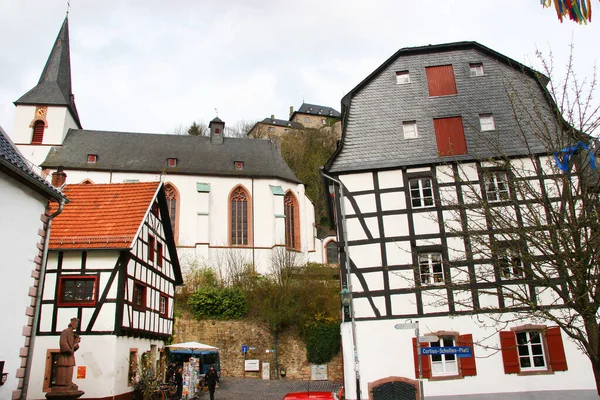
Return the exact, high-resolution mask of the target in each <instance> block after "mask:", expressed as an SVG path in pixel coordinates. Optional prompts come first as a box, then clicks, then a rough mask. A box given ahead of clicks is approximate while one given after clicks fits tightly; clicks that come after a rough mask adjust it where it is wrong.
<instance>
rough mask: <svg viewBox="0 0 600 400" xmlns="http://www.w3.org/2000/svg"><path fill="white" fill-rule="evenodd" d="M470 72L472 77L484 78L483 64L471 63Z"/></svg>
mask: <svg viewBox="0 0 600 400" xmlns="http://www.w3.org/2000/svg"><path fill="white" fill-rule="evenodd" d="M469 71H470V74H471V76H483V64H482V63H471V64H469Z"/></svg>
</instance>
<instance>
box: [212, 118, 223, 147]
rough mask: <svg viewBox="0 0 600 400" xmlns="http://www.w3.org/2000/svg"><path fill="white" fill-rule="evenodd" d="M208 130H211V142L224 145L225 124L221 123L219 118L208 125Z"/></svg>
mask: <svg viewBox="0 0 600 400" xmlns="http://www.w3.org/2000/svg"><path fill="white" fill-rule="evenodd" d="M208 129H210V142H211V143H214V144H222V143H223V134H224V131H225V122H223V121H221V120H220V119H219V117H215V119H213V120H212V121H210V123H209V124H208Z"/></svg>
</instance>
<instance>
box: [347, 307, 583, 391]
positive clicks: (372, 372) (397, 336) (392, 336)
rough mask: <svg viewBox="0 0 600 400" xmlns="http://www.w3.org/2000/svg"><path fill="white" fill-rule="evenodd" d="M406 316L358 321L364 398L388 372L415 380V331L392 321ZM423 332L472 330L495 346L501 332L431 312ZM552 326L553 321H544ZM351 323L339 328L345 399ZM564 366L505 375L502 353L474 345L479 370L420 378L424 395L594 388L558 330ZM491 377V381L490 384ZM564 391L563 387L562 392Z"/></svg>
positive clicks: (350, 380) (350, 371)
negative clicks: (545, 372) (549, 371)
mask: <svg viewBox="0 0 600 400" xmlns="http://www.w3.org/2000/svg"><path fill="white" fill-rule="evenodd" d="M403 322H406V321H404V320H386V321H370V322H357V324H356V335H357V342H358V360H359V367H360V374H361V390H362V396H363V397H362V398H366V396H368V392H367V385H368V383H369V382H373V381H376V380H378V379H381V378H385V377H389V376H401V377H407V378H410V379H415V372H414V362H413V346H412V338H413V337H414V330H412V329H409V330H396V329H395V328H394V325H395V324H397V323H403ZM420 325H421V332H420V333H421V335H424V334H427V333H430V332H435V331H438V330H446V331H457V332H459V333H460V334H467V333H471V334H473V339H474V341H478V340H483V338H485V337H487V336H490V335H491V337H490V339H489V340H486V341H485V342H484V344H485V345H488V346H491V347H496V348H497V347H498V346H499V335H498V334H497V333H495V330H493V329H489V328H488V329H484V328H481V327H480V326H478V325H477V324H476V322H475V321H474V320H473V319H471V317H469V316H460V317H453V318H447V317H431V318H422V319H421V320H420ZM548 325H551V324H548ZM349 326H350V323H344V324H342V327H341V332H342V340H343V346H342V348H343V352H344V370H345V371H346V373H345V382H344V383H345V388H346V389H345V392H346V398H347V399H356V386H355V384H354V382H355V375H354V365H353V363H352V360H353V359H354V357H353V351H352V340H351V334H350V332H351V331H350V327H349ZM562 338H563V344H564V347H565V354H566V357H567V364H568V368H569V369H568V371H564V372H556V373H554V374H549V375H529V376H518V375H515V374H509V375H507V374H505V373H504V367H503V363H502V354H501V353H500V352H497V351H495V350H493V349H487V350H486V349H484V348H483V347H481V346H476V347H475V349H474V352H475V357H476V363H477V375H476V376H473V377H466V378H464V379H456V380H438V381H431V380H424V390H425V396H426V397H427V396H444V395H451V394H452V395H466V394H484V393H508V392H536V391H543V390H563V391H569V390H576V389H588V390H589V389H594V388H595V383H594V377H593V373H592V369H591V365H590V362H589V360H588V359H587V357H585V356H584V355H583V354H582V353H581V351H580V350H579V349H578V348H577V346H576V345H575V343H573V342H571V341H570V340H568V339H567V336H566V335H565V334H564V333H562ZM491 382H493V384H490V383H491ZM565 393H567V392H565Z"/></svg>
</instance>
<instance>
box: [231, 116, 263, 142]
mask: <svg viewBox="0 0 600 400" xmlns="http://www.w3.org/2000/svg"><path fill="white" fill-rule="evenodd" d="M254 125H256V121H250V120H244V119H243V120H240V121H238V122H236V123H235V124H233V125H228V126H226V127H225V136H227V137H237V138H245V137H248V133H249V132H250V130H251V129H252V128H253V127H254Z"/></svg>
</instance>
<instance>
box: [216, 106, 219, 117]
mask: <svg viewBox="0 0 600 400" xmlns="http://www.w3.org/2000/svg"><path fill="white" fill-rule="evenodd" d="M215 112H216V113H217V117H218V116H219V110H217V109H216V108H215Z"/></svg>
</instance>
